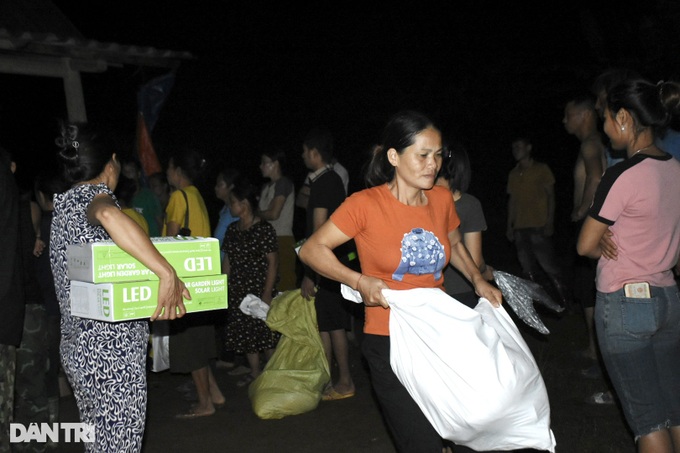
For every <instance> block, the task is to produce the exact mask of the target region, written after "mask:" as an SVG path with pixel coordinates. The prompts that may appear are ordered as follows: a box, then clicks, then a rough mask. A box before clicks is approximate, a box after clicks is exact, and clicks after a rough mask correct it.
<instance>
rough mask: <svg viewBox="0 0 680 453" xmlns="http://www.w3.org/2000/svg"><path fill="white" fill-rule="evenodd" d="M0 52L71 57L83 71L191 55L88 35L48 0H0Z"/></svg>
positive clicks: (163, 63) (165, 62)
mask: <svg viewBox="0 0 680 453" xmlns="http://www.w3.org/2000/svg"><path fill="white" fill-rule="evenodd" d="M0 54H11V55H13V56H14V57H27V58H36V57H38V58H39V57H47V58H50V57H52V58H70V59H72V60H74V61H77V62H80V64H78V65H77V66H78V70H80V71H84V72H90V71H91V72H100V71H104V70H106V67H108V66H120V65H126V64H130V65H140V66H152V67H167V68H174V67H176V66H178V65H179V63H180V61H181V60H189V59H193V58H194V57H193V55H192V54H191V53H190V52H186V51H173V50H165V49H156V48H154V47H145V46H134V45H123V44H118V43H113V42H100V41H95V40H91V39H87V38H85V37H84V36H83V35H82V34H81V33H80V31H78V29H77V28H76V27H75V25H73V23H72V22H71V21H70V20H69V19H68V18H67V17H66V16H65V15H64V14H63V13H62V12H61V10H59V8H57V7H56V6H55V5H54V3H52V2H51V1H50V0H2V1H0Z"/></svg>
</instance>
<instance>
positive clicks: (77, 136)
mask: <svg viewBox="0 0 680 453" xmlns="http://www.w3.org/2000/svg"><path fill="white" fill-rule="evenodd" d="M56 142H57V145H58V146H59V147H60V148H61V149H60V151H59V154H58V159H59V161H60V163H61V164H62V168H63V175H64V178H65V180H66V182H67V183H68V184H69V185H71V188H70V189H69V190H67V191H66V192H64V193H61V194H57V195H56V196H55V197H54V214H53V220H52V229H51V233H50V263H51V266H52V273H53V274H54V283H55V288H56V290H57V297H58V299H59V305H60V311H61V346H60V352H61V361H62V365H63V368H64V371H65V373H66V376H67V377H68V380H69V382H70V384H71V386H72V387H73V394H74V396H75V398H76V402H77V404H78V410H79V412H80V420H81V422H83V423H87V424H90V425H93V426H94V429H95V442H94V443H92V444H90V443H86V444H84V445H85V446H86V449H91V450H92V451H98V452H123V451H125V452H138V451H140V450H141V448H142V437H143V435H144V425H145V418H146V400H147V385H146V348H147V344H148V337H149V329H148V323H147V322H146V321H144V320H142V321H128V322H119V323H109V322H103V321H96V320H91V319H84V318H78V317H75V316H73V315H71V302H70V292H71V281H70V279H69V277H68V268H67V255H66V247H67V245H70V244H82V243H86V242H98V241H103V240H109V239H111V240H113V241H114V242H115V243H116V245H118V246H119V247H120V248H121V249H123V250H125V251H126V252H128V253H129V254H130V255H132V256H133V257H135V258H136V259H137V260H139V261H140V262H141V263H142V264H144V265H145V266H146V267H148V268H149V269H151V270H152V271H153V272H154V273H155V274H156V275H158V277H159V295H158V306H157V308H156V311H155V312H154V314H153V315H152V316H151V321H154V320H156V319H175V318H179V317H182V316H183V315H184V314H185V313H186V310H185V308H184V302H183V299H182V297H183V296H184V297H185V298H187V299H189V298H190V295H189V291H188V290H187V289H186V287H185V286H184V283H182V281H181V280H179V278H177V274H176V273H175V270H174V269H173V268H172V266H170V264H169V263H168V262H167V260H166V259H165V258H163V256H162V255H161V254H160V253H159V252H158V251H157V250H156V248H155V247H154V245H153V244H152V243H151V241H150V240H149V237H148V236H147V235H146V233H144V231H143V230H142V229H141V228H140V227H139V225H137V224H136V223H135V222H134V221H133V220H132V219H131V218H130V217H128V216H127V215H125V214H124V213H123V212H122V211H121V210H120V206H119V205H118V202H117V200H116V198H115V196H114V194H113V191H114V190H115V189H116V185H117V183H118V177H119V175H120V163H119V162H118V159H117V157H116V153H115V152H114V151H115V150H114V145H113V143H114V142H113V141H112V140H110V139H108V137H107V136H106V135H104V134H102V133H101V132H95V131H94V130H92V129H90V128H89V127H88V126H86V125H68V126H65V127H62V131H61V137H59V138H58V139H57V141H56Z"/></svg>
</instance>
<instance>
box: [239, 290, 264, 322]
mask: <svg viewBox="0 0 680 453" xmlns="http://www.w3.org/2000/svg"><path fill="white" fill-rule="evenodd" d="M239 308H240V309H241V311H242V312H243V313H245V314H247V315H249V316H252V317H253V318H257V319H261V320H263V321H264V320H266V319H267V312H269V305H267V304H266V303H264V302H263V301H262V299H260V298H259V297H257V296H255V295H253V294H248V295H247V296H246V297H244V298H243V300H242V301H241V305H239Z"/></svg>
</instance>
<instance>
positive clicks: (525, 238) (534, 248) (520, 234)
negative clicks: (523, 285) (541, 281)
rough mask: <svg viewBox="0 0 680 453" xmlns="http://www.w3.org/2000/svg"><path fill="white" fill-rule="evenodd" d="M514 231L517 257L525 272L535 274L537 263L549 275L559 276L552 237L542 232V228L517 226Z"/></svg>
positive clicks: (559, 271)
mask: <svg viewBox="0 0 680 453" xmlns="http://www.w3.org/2000/svg"><path fill="white" fill-rule="evenodd" d="M514 233H515V247H516V248H517V258H518V259H519V263H520V264H521V265H522V270H523V271H524V273H525V274H535V273H536V264H537V263H538V265H539V266H541V268H542V269H543V270H544V271H545V273H546V274H548V275H549V276H551V277H553V278H555V277H559V276H560V274H561V270H560V266H559V264H558V263H557V258H556V257H555V251H554V249H553V243H552V239H551V238H550V237H549V236H546V235H545V234H544V229H543V228H518V229H516V230H515V231H514Z"/></svg>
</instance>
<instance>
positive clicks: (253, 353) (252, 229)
mask: <svg viewBox="0 0 680 453" xmlns="http://www.w3.org/2000/svg"><path fill="white" fill-rule="evenodd" d="M258 193H259V191H258V189H257V187H255V186H254V185H253V184H251V183H250V182H249V181H248V180H247V179H245V178H243V177H240V178H237V179H236V180H235V181H234V188H233V189H232V191H231V195H230V197H229V198H230V208H231V212H232V214H233V215H234V216H237V217H239V220H238V221H237V222H234V223H232V224H231V225H229V227H228V228H227V232H226V234H225V236H224V242H223V245H222V250H223V251H224V252H225V255H224V261H223V263H222V271H223V272H225V273H226V274H228V275H229V321H228V322H227V326H226V332H225V338H226V340H225V341H226V348H227V349H228V350H233V351H236V352H239V353H243V354H245V355H246V358H247V359H248V364H249V366H250V374H246V375H245V376H244V377H243V378H242V379H241V380H240V381H239V382H238V385H239V387H242V386H245V385H248V384H250V383H251V382H252V381H253V380H254V379H255V378H256V377H257V376H258V375H259V374H260V353H261V352H264V354H265V356H266V357H267V358H269V357H271V355H272V354H273V353H274V348H275V347H276V343H277V342H278V340H279V337H280V335H279V334H278V333H277V332H272V331H271V330H270V329H269V327H267V325H266V324H265V322H264V321H263V320H261V319H257V318H254V317H252V316H249V315H246V314H244V313H243V312H242V311H241V310H240V308H239V307H240V305H241V301H242V300H243V299H244V298H245V297H246V296H247V295H248V294H253V295H255V296H257V297H259V298H260V299H262V301H263V302H265V303H267V304H270V303H271V301H272V298H273V297H274V294H275V285H276V276H277V271H278V260H279V258H278V245H277V240H276V230H274V227H273V226H272V225H271V224H270V223H268V222H266V221H264V220H262V219H260V218H259V217H257V216H256V215H255V209H257V195H258Z"/></svg>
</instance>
